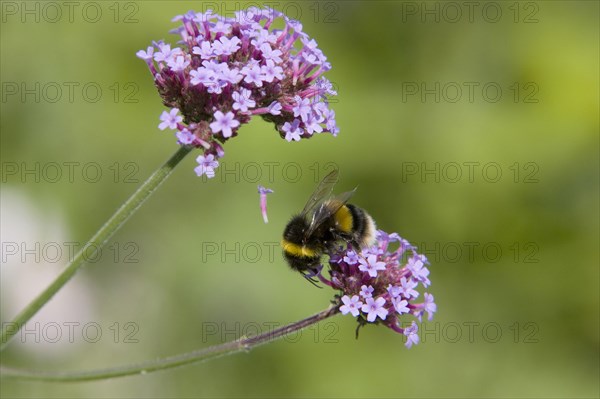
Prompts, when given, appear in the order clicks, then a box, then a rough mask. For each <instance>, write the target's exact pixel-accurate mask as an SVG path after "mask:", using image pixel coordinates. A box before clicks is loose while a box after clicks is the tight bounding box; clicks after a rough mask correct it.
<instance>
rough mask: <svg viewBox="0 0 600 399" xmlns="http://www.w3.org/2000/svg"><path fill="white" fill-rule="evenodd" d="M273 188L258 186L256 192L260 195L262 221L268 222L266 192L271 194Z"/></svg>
mask: <svg viewBox="0 0 600 399" xmlns="http://www.w3.org/2000/svg"><path fill="white" fill-rule="evenodd" d="M272 192H273V190H271V189H270V188H266V187H263V186H258V194H259V196H260V212H261V213H262V217H263V221H264V222H265V223H269V218H268V216H267V194H271V193H272Z"/></svg>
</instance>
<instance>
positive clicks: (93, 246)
mask: <svg viewBox="0 0 600 399" xmlns="http://www.w3.org/2000/svg"><path fill="white" fill-rule="evenodd" d="M192 149H193V147H187V146H182V147H180V148H179V149H178V150H177V152H175V154H173V156H171V158H169V160H168V161H167V162H165V164H164V165H162V166H161V167H160V168H159V169H158V170H156V171H155V172H154V173H153V174H152V175H151V176H150V177H149V178H148V180H146V181H145V182H144V184H142V185H141V187H140V188H138V190H137V191H136V192H135V193H133V195H132V196H131V197H129V199H128V200H127V201H126V202H125V203H124V204H123V205H121V207H120V208H119V209H118V210H117V211H116V212H115V214H114V215H112V217H111V218H110V219H108V221H107V222H106V223H105V224H104V225H103V226H102V227H101V228H100V230H98V231H97V232H96V234H95V235H94V236H93V237H92V238H91V239H90V240H89V241H88V242H87V244H85V245H84V246H83V247H82V248H81V250H80V251H79V252H77V254H76V255H75V257H74V258H73V260H72V261H71V263H70V264H69V265H68V266H67V267H66V268H65V269H64V270H63V271H62V272H61V273H60V274H59V275H58V277H56V279H54V281H53V282H52V284H50V285H49V286H48V288H46V289H45V290H44V291H43V292H42V293H41V294H39V295H38V296H37V297H36V298H35V299H34V300H33V301H32V302H31V303H30V304H29V305H27V307H25V309H23V310H22V311H21V313H19V314H18V315H17V316H16V317H15V318H14V320H13V321H12V322H7V323H3V326H2V335H1V338H0V350H2V349H4V347H5V346H6V344H7V343H8V342H9V341H10V340H11V338H13V337H14V336H15V334H16V333H17V332H18V331H19V330H20V329H21V327H23V325H24V324H25V323H27V322H28V321H29V320H30V319H31V318H32V317H33V315H35V314H36V313H37V312H38V311H39V310H40V309H41V308H42V307H43V306H44V305H45V304H46V303H47V302H48V301H49V300H50V299H51V298H52V297H53V296H54V294H56V293H57V292H58V291H59V290H60V289H61V288H62V287H63V286H64V285H65V284H66V283H67V281H69V280H70V279H71V277H73V275H74V274H75V272H77V270H79V268H80V267H81V266H82V265H83V264H84V263H85V260H86V258H87V259H89V258H91V257H93V256H94V255H95V253H96V252H97V251H98V250H99V249H100V248H101V247H102V246H103V245H104V244H105V243H106V242H107V241H108V240H109V239H110V237H111V236H112V235H113V234H115V232H117V230H119V228H120V227H121V226H122V225H123V224H124V223H125V222H126V221H127V219H129V218H130V217H131V215H133V214H134V213H135V211H137V210H138V208H139V207H140V206H141V205H142V204H143V203H144V201H145V200H146V199H147V198H148V197H149V196H150V195H151V194H152V193H153V192H154V190H156V189H157V188H158V186H160V184H161V183H162V182H163V181H165V179H166V178H167V177H169V175H170V174H171V172H172V171H173V169H174V168H175V166H177V164H178V163H179V162H181V160H182V159H183V158H185V156H186V155H187V154H189V152H190V151H191V150H192Z"/></svg>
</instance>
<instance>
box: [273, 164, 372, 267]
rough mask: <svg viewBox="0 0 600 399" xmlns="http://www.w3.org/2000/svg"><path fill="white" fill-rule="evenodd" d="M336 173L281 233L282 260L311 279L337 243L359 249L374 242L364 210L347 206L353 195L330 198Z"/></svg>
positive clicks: (330, 176) (321, 186)
mask: <svg viewBox="0 0 600 399" xmlns="http://www.w3.org/2000/svg"><path fill="white" fill-rule="evenodd" d="M337 181H338V171H337V170H334V171H333V172H331V173H329V174H328V175H327V176H325V178H324V179H323V180H322V181H321V183H319V185H318V186H317V188H316V189H315V191H314V192H313V193H312V195H311V196H310V198H309V199H308V202H307V203H306V205H305V206H304V209H303V210H302V212H300V214H298V215H296V216H294V217H292V219H291V220H290V222H289V223H288V224H287V226H286V227H285V230H284V231H283V240H282V241H281V247H282V248H283V256H284V258H285V259H286V261H287V262H288V264H289V265H290V267H291V268H292V269H293V270H296V271H299V272H300V273H302V274H303V275H304V276H305V277H307V274H308V273H310V275H311V276H314V275H315V274H316V273H317V271H318V266H319V265H320V263H321V257H322V256H323V255H324V254H325V253H327V252H328V251H330V250H331V249H333V248H334V246H335V245H336V244H339V243H340V242H342V241H343V242H346V243H348V244H351V245H352V247H353V248H355V249H357V250H358V249H359V248H364V247H366V246H369V245H372V244H373V243H374V242H375V228H376V227H375V222H374V221H373V218H372V217H371V216H370V215H369V214H368V213H367V212H366V211H365V210H363V209H361V208H359V207H357V206H356V205H352V204H347V201H348V200H349V199H350V197H352V195H353V194H354V193H355V191H356V188H355V189H354V190H352V191H348V192H345V193H343V194H340V195H338V196H335V197H331V192H332V190H333V186H335V184H336V183H337Z"/></svg>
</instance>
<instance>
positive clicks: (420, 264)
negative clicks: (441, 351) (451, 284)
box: [319, 230, 437, 348]
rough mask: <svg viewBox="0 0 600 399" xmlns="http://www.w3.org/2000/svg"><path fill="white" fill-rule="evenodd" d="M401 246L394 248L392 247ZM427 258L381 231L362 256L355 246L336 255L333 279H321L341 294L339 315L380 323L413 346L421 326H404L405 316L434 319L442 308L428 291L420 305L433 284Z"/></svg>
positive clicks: (394, 234) (340, 250) (341, 249)
mask: <svg viewBox="0 0 600 399" xmlns="http://www.w3.org/2000/svg"><path fill="white" fill-rule="evenodd" d="M394 242H396V243H398V248H397V249H395V250H391V249H390V244H392V243H394ZM427 263H428V261H427V258H426V257H425V256H424V255H421V254H419V253H417V251H416V248H415V247H413V246H412V245H410V243H409V242H408V241H406V240H404V239H402V238H400V236H399V235H398V234H396V233H392V234H389V235H388V234H387V233H385V232H383V231H381V230H378V231H377V242H376V243H375V244H374V245H373V246H371V247H369V248H366V249H363V250H362V251H360V253H357V252H356V251H355V250H354V249H352V247H351V246H348V248H343V247H341V248H339V249H338V250H337V251H336V252H334V253H332V254H331V257H330V260H329V265H330V271H329V272H330V274H331V279H327V278H325V277H323V276H322V275H319V278H320V279H321V281H323V282H324V283H325V284H327V285H329V286H331V287H333V288H334V289H337V290H340V291H341V294H340V295H341V298H340V301H341V302H340V305H341V306H340V312H342V314H348V313H350V314H351V315H352V316H354V317H357V318H358V321H359V323H360V324H359V326H360V325H364V324H366V323H381V324H384V325H386V326H387V327H389V328H391V329H393V330H394V331H396V332H398V333H400V334H403V335H405V336H406V337H407V341H406V346H407V347H408V348H410V347H411V346H412V345H413V344H417V343H418V342H419V336H418V334H417V332H418V326H417V324H416V323H415V322H414V321H413V322H412V324H411V325H410V326H408V327H405V328H403V327H401V325H400V319H399V317H400V316H401V315H405V314H407V315H413V316H415V317H416V318H417V319H418V320H419V321H421V318H422V316H423V314H424V313H425V312H427V315H428V318H429V320H431V319H432V317H433V314H434V313H435V312H436V310H437V306H436V304H435V302H434V301H433V295H431V294H429V293H424V295H423V300H421V301H418V298H419V295H420V294H419V292H418V291H417V288H418V286H419V285H422V286H423V287H425V288H426V287H428V286H429V285H430V284H431V282H430V281H429V278H428V275H429V270H428V269H427V267H426V266H425V265H426V264H427Z"/></svg>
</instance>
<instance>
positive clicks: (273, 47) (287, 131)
mask: <svg viewBox="0 0 600 399" xmlns="http://www.w3.org/2000/svg"><path fill="white" fill-rule="evenodd" d="M173 21H181V22H182V25H181V26H180V27H179V28H177V29H175V30H174V31H172V32H173V33H176V34H178V35H180V36H181V40H180V41H179V42H178V45H179V47H172V46H171V45H170V44H167V43H164V42H162V41H160V42H154V43H153V45H152V46H150V47H148V49H147V50H145V51H144V50H140V51H138V52H137V56H138V57H139V58H141V59H143V60H144V61H146V63H147V65H148V67H149V68H150V72H151V73H152V75H153V76H154V83H155V85H156V87H157V88H158V92H159V94H160V96H161V97H162V100H163V103H164V105H165V106H167V107H169V108H170V111H169V112H167V111H165V112H163V114H162V115H161V117H160V120H161V123H160V125H159V128H160V129H161V130H164V129H167V128H169V129H172V130H176V137H177V140H178V142H179V144H181V145H189V146H194V147H196V148H203V149H204V155H203V156H200V157H198V160H197V161H198V164H199V166H198V167H197V168H196V173H197V174H198V175H202V174H206V175H207V176H208V177H211V176H214V168H215V167H216V166H218V161H217V159H218V158H221V157H222V156H223V154H224V152H223V147H222V145H221V144H223V143H224V142H226V141H227V140H228V139H230V138H231V137H235V136H236V135H237V132H238V129H239V128H240V126H241V125H243V124H245V123H248V122H249V121H250V119H251V117H252V116H253V115H260V116H261V117H262V118H263V119H265V120H267V121H270V122H273V123H274V124H275V127H276V129H277V131H278V132H279V134H280V136H281V137H282V138H284V139H286V140H287V141H298V140H300V139H301V138H310V137H312V136H313V135H314V134H315V133H324V132H328V133H331V134H333V135H334V136H335V135H337V133H338V131H339V129H338V128H337V125H336V122H335V113H334V111H333V110H332V109H330V108H329V103H328V96H330V95H336V94H337V93H336V92H335V91H334V90H333V87H332V84H331V82H329V80H327V79H326V78H325V77H323V76H322V75H323V73H325V72H326V71H328V70H330V69H331V65H330V64H329V63H328V62H327V58H326V57H325V56H324V55H323V53H322V52H321V50H319V48H318V47H317V43H316V42H315V40H314V39H311V38H310V37H309V36H308V35H307V34H306V33H304V32H303V31H302V25H301V24H300V22H298V21H295V20H292V19H289V18H288V17H286V16H285V15H283V14H282V13H281V12H278V11H276V10H273V9H270V8H264V9H259V8H257V7H250V8H248V9H247V10H244V11H238V12H236V13H235V17H233V18H226V17H222V16H219V15H217V14H215V13H213V12H212V11H211V10H208V11H207V12H205V13H196V12H193V11H189V12H188V13H186V14H185V15H178V16H176V17H175V18H174V19H173ZM275 25H280V26H282V28H281V29H275V28H274V26H275ZM210 156H212V158H210V159H207V158H208V157H210Z"/></svg>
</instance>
